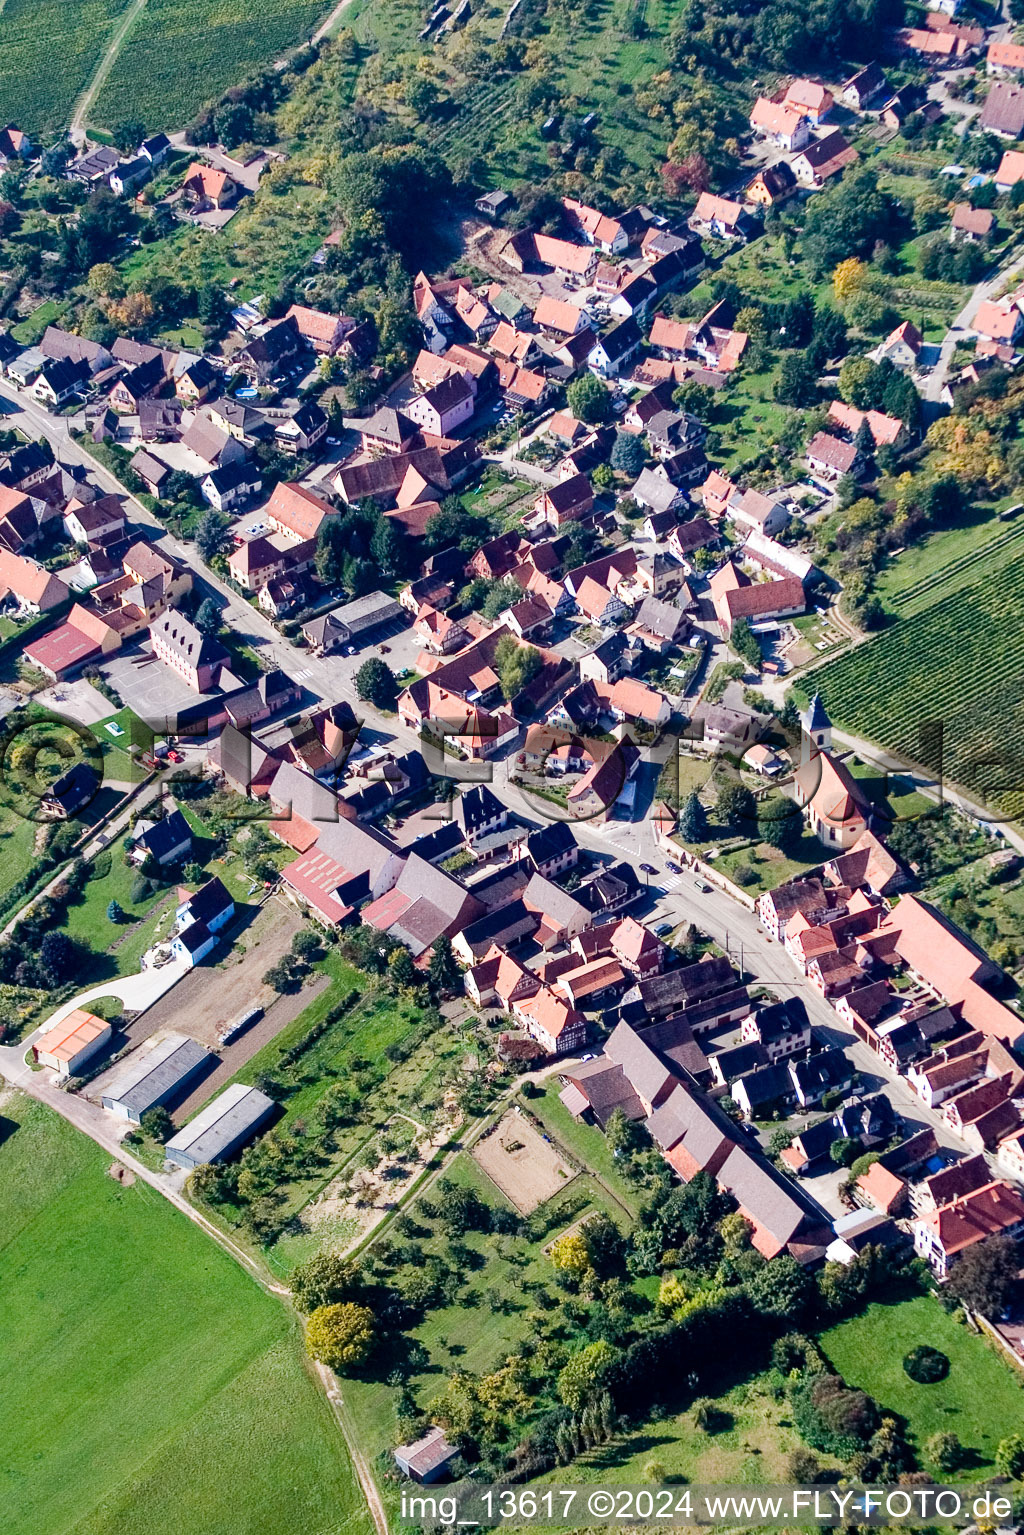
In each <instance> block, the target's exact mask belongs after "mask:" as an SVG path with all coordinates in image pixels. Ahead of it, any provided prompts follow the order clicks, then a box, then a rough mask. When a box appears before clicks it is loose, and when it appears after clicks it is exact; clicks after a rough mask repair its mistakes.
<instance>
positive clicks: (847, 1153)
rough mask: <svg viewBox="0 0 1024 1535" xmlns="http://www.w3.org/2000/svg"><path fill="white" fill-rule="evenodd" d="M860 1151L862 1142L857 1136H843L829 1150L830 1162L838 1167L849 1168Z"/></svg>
mask: <svg viewBox="0 0 1024 1535" xmlns="http://www.w3.org/2000/svg"><path fill="white" fill-rule="evenodd" d="M860 1149H861V1145H860V1141H859V1140H857V1138H856V1137H855V1136H848V1135H841V1136H839V1138H838V1139H837V1140H834V1141H833V1142H832V1144H831V1146H830V1147H829V1148H828V1155H829V1160H830V1161H831V1162H834V1163H835V1165H836V1167H849V1166H850V1164H851V1162H853V1160H854V1158H855V1157H856V1155H857V1153H858V1152H859V1151H860Z"/></svg>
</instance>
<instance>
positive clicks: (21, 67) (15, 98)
mask: <svg viewBox="0 0 1024 1535" xmlns="http://www.w3.org/2000/svg"><path fill="white" fill-rule="evenodd" d="M127 4H128V0H74V3H73V4H69V3H68V0H6V3H5V5H4V6H3V10H2V13H0V102H2V103H3V114H4V121H5V122H7V121H13V122H16V123H18V124H19V125H20V126H21V127H22V128H24V129H25V130H26V132H28V133H30V134H31V135H32V136H33V137H35V136H36V135H37V134H43V133H48V132H52V131H53V130H54V129H55V128H60V127H63V126H64V125H65V124H66V123H67V122H68V120H69V118H70V116H71V109H72V107H73V106H74V104H75V101H76V100H77V98H78V96H79V95H80V94H81V92H82V91H83V90H84V89H85V87H86V86H87V85H88V83H89V80H90V78H91V76H92V74H93V72H94V71H95V69H96V66H97V65H98V64H99V62H100V60H101V59H102V57H103V54H104V52H105V51H106V48H107V46H108V44H109V42H110V39H111V37H112V36H113V34H114V32H115V31H116V28H117V24H118V22H119V21H120V19H121V17H122V16H123V14H124V11H125V7H126V6H127Z"/></svg>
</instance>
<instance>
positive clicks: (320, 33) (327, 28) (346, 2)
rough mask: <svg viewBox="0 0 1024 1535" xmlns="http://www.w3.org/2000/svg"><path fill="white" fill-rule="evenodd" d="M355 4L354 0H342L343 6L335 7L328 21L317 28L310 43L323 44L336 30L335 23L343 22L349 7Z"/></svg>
mask: <svg viewBox="0 0 1024 1535" xmlns="http://www.w3.org/2000/svg"><path fill="white" fill-rule="evenodd" d="M353 3H354V0H341V4H340V5H336V6H335V7H334V10H333V11H332V12H331V14H330V15H329V16H328V18H327V20H326V21H325V22H322V23H321V25H320V26H319V27H317V29H316V31H315V32H314V33H313V36H312V37H311V38H310V42H311V43H322V42H323V40H324V38H325V37H327V36H328V34H329V33H330V32H331V31H332V30H333V29H334V25H335V23H336V22H338V21H340V20H341V18H342V16H344V14H345V12H346V11H347V10H348V8H349V6H350V5H352V4H353Z"/></svg>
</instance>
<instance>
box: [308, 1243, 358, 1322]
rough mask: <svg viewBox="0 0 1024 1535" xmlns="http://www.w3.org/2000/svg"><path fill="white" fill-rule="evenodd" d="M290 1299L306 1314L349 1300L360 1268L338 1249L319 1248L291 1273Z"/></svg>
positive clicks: (356, 1283) (356, 1284)
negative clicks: (339, 1252) (314, 1254)
mask: <svg viewBox="0 0 1024 1535" xmlns="http://www.w3.org/2000/svg"><path fill="white" fill-rule="evenodd" d="M291 1287H292V1300H293V1301H294V1302H295V1304H296V1305H297V1306H298V1308H299V1310H300V1311H304V1312H305V1313H306V1315H307V1316H308V1315H309V1314H310V1312H313V1311H316V1310H317V1309H318V1308H319V1307H321V1306H335V1305H337V1304H338V1303H339V1302H340V1301H346V1300H352V1299H353V1298H354V1297H355V1296H356V1295H357V1294H358V1292H359V1270H358V1269H357V1267H356V1265H355V1264H354V1263H353V1262H352V1261H351V1260H350V1259H348V1258H342V1257H340V1256H339V1254H338V1253H334V1252H321V1253H317V1254H316V1256H315V1257H313V1258H310V1259H309V1260H308V1262H306V1263H300V1265H299V1267H298V1268H297V1269H296V1270H295V1272H294V1273H293V1274H292V1277H291Z"/></svg>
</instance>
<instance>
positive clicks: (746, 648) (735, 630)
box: [729, 618, 764, 672]
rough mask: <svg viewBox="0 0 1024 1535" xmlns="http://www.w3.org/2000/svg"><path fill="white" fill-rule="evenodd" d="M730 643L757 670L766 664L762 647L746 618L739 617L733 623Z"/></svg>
mask: <svg viewBox="0 0 1024 1535" xmlns="http://www.w3.org/2000/svg"><path fill="white" fill-rule="evenodd" d="M729 645H730V646H731V648H732V649H733V650H735V652H736V654H737V655H738V656H742V657H743V659H744V661H746V662H747V664H748V665H749V666H752V667H753V668H754V670H755V671H756V672H759V671H760V670H761V668H762V666H763V665H764V657H763V656H762V654H761V647H760V645H759V644H758V643H757V636H756V635H755V634H754V631H753V630H752V629H751V627H750V625H749V623H748V622H747V620H746V619H745V618H737V620H736V622H735V623H734V624H733V626H732V629H731V630H730V632H729Z"/></svg>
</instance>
